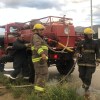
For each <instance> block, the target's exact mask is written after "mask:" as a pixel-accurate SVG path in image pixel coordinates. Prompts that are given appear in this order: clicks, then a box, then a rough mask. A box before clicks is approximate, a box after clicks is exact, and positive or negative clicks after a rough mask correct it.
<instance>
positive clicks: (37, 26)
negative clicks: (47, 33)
mask: <svg viewBox="0 0 100 100" xmlns="http://www.w3.org/2000/svg"><path fill="white" fill-rule="evenodd" d="M35 29H37V30H39V29H45V26H44V25H42V24H35V25H34V27H33V30H35Z"/></svg>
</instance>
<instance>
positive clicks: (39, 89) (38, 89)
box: [34, 86, 44, 92]
mask: <svg viewBox="0 0 100 100" xmlns="http://www.w3.org/2000/svg"><path fill="white" fill-rule="evenodd" d="M34 89H35V90H37V91H41V92H44V88H42V87H40V86H34Z"/></svg>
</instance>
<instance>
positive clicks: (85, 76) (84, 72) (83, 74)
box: [79, 66, 96, 87]
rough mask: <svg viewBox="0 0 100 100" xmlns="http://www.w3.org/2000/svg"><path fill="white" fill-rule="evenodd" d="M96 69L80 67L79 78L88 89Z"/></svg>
mask: <svg viewBox="0 0 100 100" xmlns="http://www.w3.org/2000/svg"><path fill="white" fill-rule="evenodd" d="M95 69H96V67H87V66H79V77H80V79H81V80H82V82H83V83H84V84H86V85H87V86H88V87H89V86H90V85H91V79H92V74H93V73H94V72H95Z"/></svg>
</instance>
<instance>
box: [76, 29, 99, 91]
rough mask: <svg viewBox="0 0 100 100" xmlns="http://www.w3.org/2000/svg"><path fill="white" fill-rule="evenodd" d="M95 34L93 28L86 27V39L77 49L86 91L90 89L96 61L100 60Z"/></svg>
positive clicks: (81, 76)
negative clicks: (93, 37) (94, 38)
mask: <svg viewBox="0 0 100 100" xmlns="http://www.w3.org/2000/svg"><path fill="white" fill-rule="evenodd" d="M93 34H94V30H93V29H91V28H86V29H84V40H82V41H80V42H79V44H78V46H77V50H76V52H77V53H76V56H77V57H79V58H78V66H79V77H80V79H81V80H82V82H83V84H82V87H83V88H84V89H85V92H87V91H89V86H90V85H91V79H92V74H93V73H94V72H95V69H96V63H98V62H100V54H99V47H98V45H97V42H96V41H95V40H93V39H92V36H93Z"/></svg>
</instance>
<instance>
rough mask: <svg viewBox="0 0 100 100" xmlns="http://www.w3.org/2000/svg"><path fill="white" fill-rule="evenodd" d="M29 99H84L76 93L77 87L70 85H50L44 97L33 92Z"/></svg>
mask: <svg viewBox="0 0 100 100" xmlns="http://www.w3.org/2000/svg"><path fill="white" fill-rule="evenodd" d="M27 100H83V97H81V96H78V95H77V94H76V89H75V88H73V87H69V86H51V87H50V86H49V87H47V91H46V93H45V94H44V95H43V96H42V97H38V96H36V95H35V94H34V93H32V94H31V95H30V96H28V98H27Z"/></svg>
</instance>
